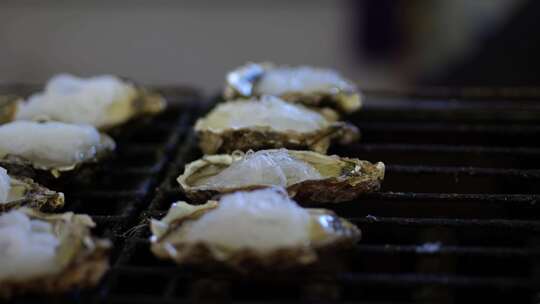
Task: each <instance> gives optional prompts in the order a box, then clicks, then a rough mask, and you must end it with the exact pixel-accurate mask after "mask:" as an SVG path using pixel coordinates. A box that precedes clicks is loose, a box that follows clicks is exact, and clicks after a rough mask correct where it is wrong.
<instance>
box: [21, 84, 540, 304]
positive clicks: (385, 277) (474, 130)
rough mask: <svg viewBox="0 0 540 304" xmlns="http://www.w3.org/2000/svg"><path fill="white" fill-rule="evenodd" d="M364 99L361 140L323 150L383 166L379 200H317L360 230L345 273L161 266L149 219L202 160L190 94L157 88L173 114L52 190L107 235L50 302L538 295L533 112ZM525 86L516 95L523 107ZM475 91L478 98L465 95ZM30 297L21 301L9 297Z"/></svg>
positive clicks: (197, 101)
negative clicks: (100, 264) (94, 278)
mask: <svg viewBox="0 0 540 304" xmlns="http://www.w3.org/2000/svg"><path fill="white" fill-rule="evenodd" d="M437 92H439V94H438V95H436V96H431V95H429V96H428V95H425V94H422V96H421V97H414V96H412V95H411V94H408V95H407V96H406V97H402V96H403V95H396V94H384V93H381V92H379V93H377V94H367V102H366V104H367V105H366V107H365V108H364V110H363V111H362V112H361V113H359V114H357V115H355V116H353V117H350V118H349V119H350V120H351V121H353V122H355V123H356V124H357V125H358V126H359V128H360V129H361V130H362V133H363V140H362V142H361V143H358V144H356V145H353V146H350V147H341V148H336V149H334V150H333V151H330V152H331V153H336V154H340V155H342V156H354V157H358V158H361V159H367V160H370V161H379V160H380V161H384V162H385V163H386V164H387V165H388V167H387V175H386V179H385V181H384V183H383V189H382V191H381V192H380V193H374V194H370V195H366V196H365V197H363V198H361V199H358V200H356V201H353V202H347V203H343V204H337V205H321V207H322V206H324V207H325V208H330V209H333V210H335V211H336V212H337V213H338V214H339V215H341V216H343V217H346V218H348V219H350V220H352V221H353V222H354V223H355V224H357V225H358V226H359V227H360V228H361V229H362V232H363V239H362V240H361V241H360V243H359V244H358V245H357V246H356V247H355V248H354V250H353V253H354V254H353V263H352V267H351V268H350V269H348V270H346V271H344V272H342V273H339V274H336V275H328V276H316V277H315V276H314V277H309V276H305V275H302V274H295V273H292V274H290V275H288V276H287V277H286V278H281V279H280V280H269V281H266V282H264V281H261V282H253V281H251V280H245V279H244V280H243V279H241V278H237V277H232V276H229V275H227V274H224V273H202V272H200V271H197V269H190V268H183V267H182V268H181V267H177V266H175V265H173V264H172V263H170V262H167V261H160V260H158V259H156V258H154V257H153V255H152V254H151V252H150V251H149V242H148V236H149V231H148V228H147V226H146V225H145V224H146V223H147V220H148V218H150V217H160V216H162V215H163V214H164V212H166V210H167V209H168V207H169V206H170V203H172V202H173V201H176V200H183V199H185V198H184V197H183V195H182V194H181V193H180V192H179V190H178V185H177V184H176V182H175V178H176V177H177V176H178V175H179V174H180V173H181V172H182V170H183V167H184V164H185V163H186V162H189V161H192V160H194V159H196V158H199V157H200V153H199V152H198V150H197V149H196V147H195V138H194V136H193V132H192V131H191V125H192V124H193V122H194V119H195V118H196V117H197V116H198V115H200V114H201V113H202V111H204V108H205V106H201V104H202V103H201V98H200V97H198V96H197V94H194V93H193V92H191V91H185V90H173V89H168V90H166V91H165V94H166V96H167V98H168V99H169V100H170V101H173V102H175V103H177V106H175V107H173V108H172V109H170V110H169V111H168V112H167V113H166V114H163V115H161V116H159V117H156V118H155V119H154V120H153V121H150V122H147V123H146V125H144V126H142V127H139V128H135V129H133V130H132V131H130V132H129V134H126V132H124V133H121V136H120V138H118V146H119V151H118V156H117V157H116V158H115V159H113V160H111V161H110V162H109V163H107V164H105V165H104V167H105V171H104V172H103V173H101V174H102V176H101V177H100V178H99V179H97V180H98V181H97V182H96V183H94V184H92V185H86V186H80V185H79V186H77V185H74V186H72V187H71V188H69V189H64V191H65V193H66V199H67V207H66V210H72V211H75V212H80V213H88V214H90V215H91V216H92V217H93V218H94V220H95V221H96V222H97V224H98V228H97V230H96V233H97V234H99V235H104V236H107V237H110V238H112V239H113V241H114V244H115V249H114V251H113V255H112V259H111V265H112V267H111V268H112V269H111V271H110V272H109V273H108V275H107V276H106V277H105V279H104V280H103V282H102V283H101V285H100V286H99V287H98V288H96V289H94V290H90V291H74V292H72V293H71V294H68V295H66V296H62V297H57V298H51V299H54V300H55V301H58V302H66V303H67V302H69V303H72V302H73V301H80V302H84V303H90V302H92V303H93V302H95V303H101V302H104V301H106V302H109V303H169V302H170V303H173V302H174V303H178V302H182V301H190V300H202V299H208V300H213V299H222V300H230V301H250V302H287V301H298V300H308V301H311V300H321V301H328V300H336V301H337V300H339V301H344V302H353V301H358V300H363V301H365V303H387V302H400V303H416V302H437V303H455V302H463V301H472V300H481V301H482V302H487V301H495V302H512V303H517V302H534V301H535V300H539V299H540V298H539V297H538V295H537V292H538V291H540V221H539V217H540V213H539V211H540V210H539V209H540V207H539V205H540V201H539V200H540V187H539V185H540V183H539V181H540V154H539V152H540V147H539V145H540V141H539V139H540V136H539V135H540V121H539V120H538V119H539V117H540V115H539V114H540V104H538V103H534V102H530V101H528V100H522V99H521V98H520V96H521V95H520V94H517V93H516V91H512V93H513V94H512V96H511V97H512V99H513V100H512V101H511V102H510V101H508V99H505V96H504V95H501V93H500V92H499V91H497V94H495V95H494V96H495V97H493V98H491V99H490V98H489V96H488V95H489V94H488V93H489V91H486V92H484V91H482V92H483V94H481V96H480V97H481V98H479V99H480V100H465V99H467V98H466V96H464V95H463V94H464V93H463V92H462V91H460V94H461V95H459V99H445V98H444V94H443V93H444V92H446V91H442V92H443V93H440V91H437ZM534 92H536V91H527V94H525V97H526V98H527V99H538V98H539V97H538V96H531V94H532V93H534ZM475 97H478V96H476V95H475ZM27 301H36V302H42V298H38V299H36V298H19V299H17V302H27Z"/></svg>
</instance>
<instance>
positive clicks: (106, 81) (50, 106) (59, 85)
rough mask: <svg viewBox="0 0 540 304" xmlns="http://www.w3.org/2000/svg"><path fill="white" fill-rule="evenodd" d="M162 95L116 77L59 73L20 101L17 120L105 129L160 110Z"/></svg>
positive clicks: (161, 108)
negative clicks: (52, 122)
mask: <svg viewBox="0 0 540 304" xmlns="http://www.w3.org/2000/svg"><path fill="white" fill-rule="evenodd" d="M165 106H166V103H165V100H164V99H163V97H161V96H160V95H158V94H156V93H152V92H149V91H147V90H145V89H143V88H139V87H137V86H135V85H133V84H131V83H128V82H126V81H123V80H121V79H119V78H117V77H114V76H110V75H104V76H97V77H91V78H86V79H84V78H79V77H75V76H73V75H68V74H61V75H57V76H55V77H53V78H52V79H51V80H49V82H48V83H47V85H46V87H45V90H44V91H43V92H40V93H36V94H34V95H32V96H31V97H30V98H28V100H26V101H25V102H22V103H21V104H20V106H19V108H18V110H17V113H16V119H17V120H54V121H62V122H67V123H77V124H89V125H92V126H94V127H96V128H98V129H101V130H105V129H110V128H112V127H116V126H119V125H121V124H123V123H125V122H127V121H128V120H131V119H133V118H135V117H139V116H144V115H152V114H156V113H159V112H161V111H162V110H163V109H164V108H165Z"/></svg>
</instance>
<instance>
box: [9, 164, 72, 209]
mask: <svg viewBox="0 0 540 304" xmlns="http://www.w3.org/2000/svg"><path fill="white" fill-rule="evenodd" d="M63 205H64V194H63V193H61V192H54V191H52V190H49V189H47V188H45V187H43V186H41V185H39V184H38V183H35V182H34V181H33V180H32V179H30V178H26V177H18V176H10V175H9V174H8V172H7V171H6V169H4V168H2V167H0V212H3V211H6V210H10V209H13V208H18V207H21V206H24V207H29V208H34V209H43V210H49V209H56V208H60V207H62V206H63Z"/></svg>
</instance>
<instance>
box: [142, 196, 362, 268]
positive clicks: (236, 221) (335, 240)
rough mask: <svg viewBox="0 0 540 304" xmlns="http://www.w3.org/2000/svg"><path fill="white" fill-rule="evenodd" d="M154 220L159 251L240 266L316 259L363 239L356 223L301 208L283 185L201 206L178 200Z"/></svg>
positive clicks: (181, 260)
mask: <svg viewBox="0 0 540 304" xmlns="http://www.w3.org/2000/svg"><path fill="white" fill-rule="evenodd" d="M150 225H151V231H152V234H153V235H152V237H151V243H152V244H151V246H152V247H151V249H152V251H153V252H154V254H155V255H156V256H158V257H160V258H164V259H172V260H174V261H175V262H176V263H178V264H195V265H199V266H202V267H205V266H212V265H213V264H216V265H220V266H225V267H229V268H231V269H233V270H236V271H239V272H251V271H253V270H256V269H264V270H271V271H276V270H287V269H291V268H297V267H302V266H306V265H312V264H315V263H317V262H321V257H322V256H323V253H326V254H330V255H333V254H336V253H337V252H339V251H341V250H340V249H344V248H346V247H348V246H351V245H353V244H355V243H356V242H357V241H358V240H359V239H360V230H359V229H358V228H357V227H356V226H354V225H353V224H352V223H350V222H348V221H347V220H345V219H343V218H339V217H338V216H336V215H335V214H334V213H333V212H332V211H329V210H325V209H304V208H301V207H299V206H298V205H297V204H296V203H295V202H294V201H293V200H291V199H290V198H289V197H288V196H287V193H286V192H285V191H284V190H283V189H280V188H266V189H260V190H255V191H250V192H235V193H233V194H228V195H226V196H223V197H222V198H221V199H220V201H219V202H216V201H208V202H207V203H206V204H204V205H198V206H193V205H189V204H187V203H185V202H177V203H175V204H173V205H172V207H171V209H170V210H169V212H168V213H167V215H166V216H165V217H164V218H163V219H161V220H152V221H151V224H150Z"/></svg>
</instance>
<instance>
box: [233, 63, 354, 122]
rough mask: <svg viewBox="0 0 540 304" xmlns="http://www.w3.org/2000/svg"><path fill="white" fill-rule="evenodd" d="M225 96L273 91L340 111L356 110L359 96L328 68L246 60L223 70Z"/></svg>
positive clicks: (350, 84)
mask: <svg viewBox="0 0 540 304" xmlns="http://www.w3.org/2000/svg"><path fill="white" fill-rule="evenodd" d="M226 81H227V83H226V87H225V91H224V94H223V95H224V97H225V98H226V99H235V98H239V97H244V98H245V97H253V96H261V95H274V96H279V97H281V98H282V99H284V100H286V101H289V102H295V103H301V104H304V105H306V106H313V107H319V108H321V107H330V108H333V109H335V110H338V111H340V112H342V113H352V112H355V111H357V110H358V109H359V108H360V107H361V105H362V102H361V97H360V93H359V91H358V89H357V88H356V87H355V85H354V84H353V83H352V82H351V81H349V80H346V79H344V78H343V77H341V76H340V75H339V74H338V73H337V72H335V71H333V70H329V69H322V68H313V67H308V66H299V67H288V66H275V65H273V64H271V63H248V64H246V65H244V66H242V67H239V68H237V69H236V70H234V71H232V72H230V73H228V74H227V80H226Z"/></svg>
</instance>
